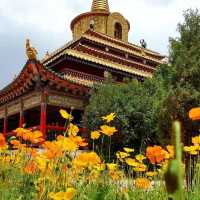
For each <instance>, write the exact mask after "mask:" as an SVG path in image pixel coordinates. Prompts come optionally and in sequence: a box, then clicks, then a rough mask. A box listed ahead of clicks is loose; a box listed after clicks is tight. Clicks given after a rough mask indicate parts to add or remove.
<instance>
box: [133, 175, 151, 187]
mask: <svg viewBox="0 0 200 200" xmlns="http://www.w3.org/2000/svg"><path fill="white" fill-rule="evenodd" d="M134 185H135V187H136V188H138V189H148V188H149V187H150V185H151V182H150V180H149V179H147V178H136V179H135V184H134Z"/></svg>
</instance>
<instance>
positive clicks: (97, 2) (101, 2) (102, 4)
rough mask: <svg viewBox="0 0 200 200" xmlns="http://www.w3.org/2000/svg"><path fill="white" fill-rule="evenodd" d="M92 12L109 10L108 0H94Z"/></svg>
mask: <svg viewBox="0 0 200 200" xmlns="http://www.w3.org/2000/svg"><path fill="white" fill-rule="evenodd" d="M91 10H92V12H96V11H103V12H109V5H108V0H93V3H92V9H91Z"/></svg>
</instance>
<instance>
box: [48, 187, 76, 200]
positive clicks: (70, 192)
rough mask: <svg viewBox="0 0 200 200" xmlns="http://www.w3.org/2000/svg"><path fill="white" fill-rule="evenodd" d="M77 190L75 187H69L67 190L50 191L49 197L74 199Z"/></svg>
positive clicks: (66, 199) (53, 199)
mask: <svg viewBox="0 0 200 200" xmlns="http://www.w3.org/2000/svg"><path fill="white" fill-rule="evenodd" d="M75 193H76V190H75V189H74V188H68V189H67V191H66V192H57V193H54V192H50V193H49V198H50V199H52V200H71V199H73V197H74V195H75Z"/></svg>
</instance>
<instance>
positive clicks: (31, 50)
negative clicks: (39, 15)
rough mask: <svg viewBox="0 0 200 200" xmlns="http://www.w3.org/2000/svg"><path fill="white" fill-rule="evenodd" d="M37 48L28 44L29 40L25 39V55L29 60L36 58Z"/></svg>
mask: <svg viewBox="0 0 200 200" xmlns="http://www.w3.org/2000/svg"><path fill="white" fill-rule="evenodd" d="M37 54H38V53H37V50H36V49H35V48H34V47H32V46H31V45H30V40H29V39H26V55H27V57H28V59H29V60H37Z"/></svg>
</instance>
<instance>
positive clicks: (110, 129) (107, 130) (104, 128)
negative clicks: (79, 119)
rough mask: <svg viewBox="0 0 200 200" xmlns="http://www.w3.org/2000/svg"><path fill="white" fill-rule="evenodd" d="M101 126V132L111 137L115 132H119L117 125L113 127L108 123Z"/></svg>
mask: <svg viewBox="0 0 200 200" xmlns="http://www.w3.org/2000/svg"><path fill="white" fill-rule="evenodd" d="M100 128H101V132H102V133H103V134H105V135H107V136H109V137H111V136H112V135H113V134H114V133H116V132H117V129H116V128H115V127H111V126H107V125H103V126H101V127H100Z"/></svg>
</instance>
